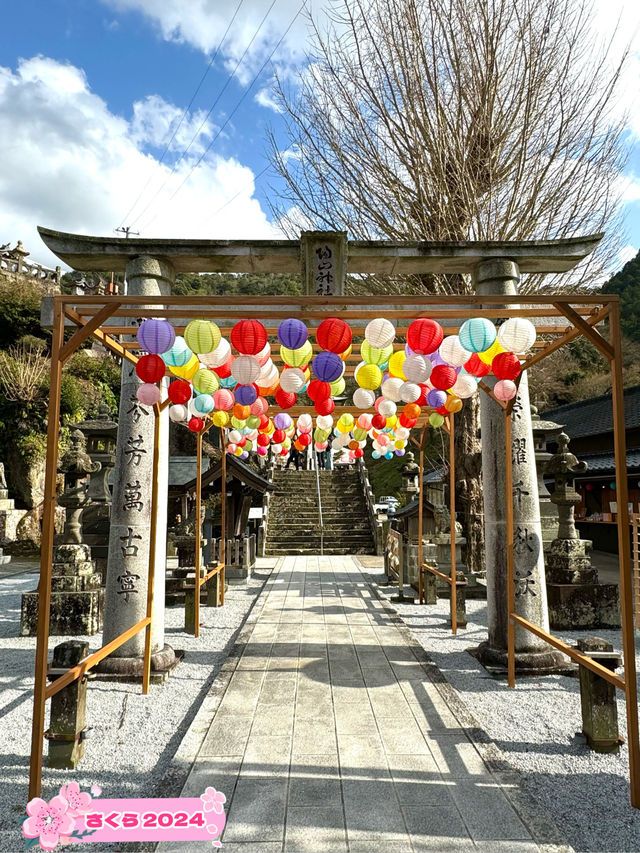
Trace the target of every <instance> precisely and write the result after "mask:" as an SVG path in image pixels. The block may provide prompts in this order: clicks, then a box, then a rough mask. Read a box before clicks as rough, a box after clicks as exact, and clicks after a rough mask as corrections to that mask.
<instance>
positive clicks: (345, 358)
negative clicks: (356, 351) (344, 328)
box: [340, 344, 353, 361]
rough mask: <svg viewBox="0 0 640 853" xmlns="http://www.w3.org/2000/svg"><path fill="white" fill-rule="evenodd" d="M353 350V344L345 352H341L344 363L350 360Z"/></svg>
mask: <svg viewBox="0 0 640 853" xmlns="http://www.w3.org/2000/svg"><path fill="white" fill-rule="evenodd" d="M352 349H353V345H352V344H349V346H348V347H347V348H346V350H345V351H344V352H341V353H340V358H341V359H342V360H343V361H346V360H347V359H348V358H349V356H350V355H351V350H352Z"/></svg>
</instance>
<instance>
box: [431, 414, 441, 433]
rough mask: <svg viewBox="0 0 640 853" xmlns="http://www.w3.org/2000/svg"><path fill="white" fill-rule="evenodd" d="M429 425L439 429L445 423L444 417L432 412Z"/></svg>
mask: <svg viewBox="0 0 640 853" xmlns="http://www.w3.org/2000/svg"><path fill="white" fill-rule="evenodd" d="M429 423H430V424H431V426H432V427H434V428H435V429H438V428H439V427H441V426H442V424H443V423H444V417H443V415H439V414H438V413H437V412H431V414H430V415H429Z"/></svg>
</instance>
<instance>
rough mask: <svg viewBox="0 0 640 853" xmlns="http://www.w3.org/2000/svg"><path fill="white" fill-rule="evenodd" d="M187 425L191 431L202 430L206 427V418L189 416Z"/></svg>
mask: <svg viewBox="0 0 640 853" xmlns="http://www.w3.org/2000/svg"><path fill="white" fill-rule="evenodd" d="M187 426H188V427H189V429H190V430H191V432H202V430H203V429H204V420H203V419H202V418H197V417H195V415H194V416H193V417H192V418H189V423H188V424H187Z"/></svg>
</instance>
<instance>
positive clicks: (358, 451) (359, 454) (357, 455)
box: [353, 447, 364, 459]
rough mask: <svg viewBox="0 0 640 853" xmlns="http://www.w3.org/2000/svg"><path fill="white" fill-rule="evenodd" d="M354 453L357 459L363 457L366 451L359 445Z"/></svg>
mask: <svg viewBox="0 0 640 853" xmlns="http://www.w3.org/2000/svg"><path fill="white" fill-rule="evenodd" d="M353 455H354V456H355V457H356V459H362V457H363V456H364V451H363V450H362V448H361V447H358V448H357V449H356V450H354V451H353Z"/></svg>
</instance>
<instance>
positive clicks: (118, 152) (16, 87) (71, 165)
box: [0, 56, 281, 266]
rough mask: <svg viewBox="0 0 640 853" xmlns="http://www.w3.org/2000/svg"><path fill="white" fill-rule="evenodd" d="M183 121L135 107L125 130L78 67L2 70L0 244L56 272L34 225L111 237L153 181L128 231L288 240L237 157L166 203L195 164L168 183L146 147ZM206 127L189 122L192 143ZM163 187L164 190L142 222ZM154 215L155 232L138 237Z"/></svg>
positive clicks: (210, 168) (42, 64)
mask: <svg viewBox="0 0 640 853" xmlns="http://www.w3.org/2000/svg"><path fill="white" fill-rule="evenodd" d="M179 114H180V110H179V109H178V108H177V107H175V106H173V105H171V104H167V103H166V102H164V101H163V100H162V99H160V98H154V97H152V98H148V99H146V101H143V102H142V103H141V104H138V105H136V106H135V107H134V117H133V119H132V121H131V122H127V121H126V120H125V119H123V118H121V117H119V116H116V115H114V114H113V113H111V112H110V111H109V109H108V107H107V105H106V104H105V102H104V101H103V100H102V99H101V98H100V97H99V96H98V95H96V94H95V93H93V92H92V91H91V89H90V88H89V84H88V81H87V79H86V76H85V75H84V73H83V72H82V71H81V70H80V69H79V68H75V67H74V66H72V65H68V64H62V63H60V62H57V61H56V60H54V59H50V58H47V57H44V56H37V57H33V58H32V59H25V60H21V61H20V62H19V64H18V67H17V69H16V70H15V71H12V70H11V69H9V68H3V67H0V157H1V158H2V166H3V168H2V171H1V172H0V241H1V242H4V243H6V242H9V241H11V242H12V243H13V242H15V241H16V240H19V239H20V240H22V241H23V243H24V245H25V247H26V248H27V249H28V250H29V251H30V252H31V255H32V258H34V259H35V260H38V261H40V262H41V263H44V264H47V265H52V266H53V265H55V264H56V263H58V261H57V260H56V259H55V257H54V256H53V255H51V254H50V253H49V252H48V250H46V249H45V247H44V246H43V244H42V242H41V241H40V238H39V236H38V234H37V231H36V225H45V226H47V227H50V228H55V229H59V230H61V231H72V232H77V233H81V234H112V233H113V228H114V227H115V226H116V225H119V224H120V223H121V222H122V217H123V216H124V215H125V214H126V212H127V210H128V208H129V207H130V206H131V204H132V203H133V201H134V199H135V197H136V195H137V194H138V192H139V191H140V190H141V189H142V187H143V186H144V185H145V183H146V182H147V180H148V179H149V178H151V182H150V184H149V187H148V188H147V190H146V193H145V197H144V199H143V201H142V202H141V205H139V206H138V208H136V210H135V211H134V214H133V221H128V222H126V223H124V224H126V225H133V226H134V228H135V230H142V231H143V233H142V236H144V237H152V236H160V237H194V238H196V237H200V238H206V237H219V238H227V239H230V238H234V237H235V238H240V237H248V238H250V237H253V238H269V237H272V236H281V235H280V233H279V232H277V231H276V229H275V228H274V226H272V225H271V224H270V223H269V221H268V219H267V215H266V214H265V212H264V211H263V210H262V209H261V207H260V204H259V202H258V201H257V200H256V199H255V198H252V194H253V191H254V186H253V177H254V176H253V173H252V171H251V170H250V169H249V168H247V167H246V166H244V165H242V164H241V163H240V162H238V160H236V159H234V158H229V159H225V158H222V157H219V156H216V155H209V156H207V157H206V158H205V159H204V160H203V162H202V164H201V165H200V166H199V167H198V168H197V170H196V171H195V172H194V173H193V175H192V176H191V177H190V178H189V180H188V181H187V182H186V183H185V185H184V187H183V188H182V189H181V190H180V192H179V193H178V194H177V195H176V196H175V198H174V199H173V200H172V201H170V202H169V201H168V198H169V196H170V194H171V193H173V192H174V191H175V189H176V188H177V186H178V185H179V184H180V183H182V181H183V180H184V178H185V177H186V176H187V175H188V174H189V171H190V170H191V168H192V166H193V165H194V162H195V156H194V157H191V152H190V155H189V157H187V158H185V159H184V160H183V161H182V162H181V163H180V164H179V165H178V167H177V168H176V172H175V174H173V175H170V171H171V169H170V167H169V166H167V165H166V164H162V165H158V161H157V159H155V158H154V157H153V156H152V155H151V154H149V153H145V152H144V151H143V150H141V146H142V145H143V144H145V143H148V142H150V141H151V142H154V144H157V142H158V140H160V139H161V138H163V133H164V131H165V130H166V128H167V127H169V126H170V125H171V122H172V121H173V120H174V119H175V116H176V115H179ZM199 123H200V119H199V117H198V116H197V115H195V116H193V115H190V116H187V118H186V120H185V125H184V133H185V137H186V135H187V134H189V133H190V134H191V135H192V133H193V130H194V128H195V127H197V125H198V124H199ZM180 133H182V129H181V131H180ZM207 133H211V128H210V127H207ZM189 138H190V137H189ZM176 144H179V143H177V142H176ZM195 153H197V152H195ZM165 180H166V181H167V185H166V188H165V189H164V190H163V191H162V192H161V193H160V194H159V195H158V197H157V199H155V200H154V202H153V203H152V205H151V207H150V208H149V211H147V212H146V213H145V215H144V216H141V217H140V221H139V222H135V217H136V215H137V212H138V211H141V210H142V206H143V205H144V204H145V203H146V200H148V199H149V198H150V197H151V193H152V192H153V191H154V190H155V189H156V188H158V187H159V186H160V184H162V183H163V182H164V181H165ZM239 190H240V193H239V194H238V197H237V198H235V199H234V201H233V202H231V203H230V204H228V205H227V206H226V207H225V208H224V211H223V212H220V213H219V214H217V211H218V210H219V208H220V207H222V206H223V205H225V204H226V202H227V201H228V200H229V199H231V198H233V197H234V196H235V195H236V194H237V193H238V191H239ZM150 216H153V217H154V221H153V223H152V224H150V225H149V227H148V229H146V230H145V229H144V228H142V229H141V228H140V225H143V226H144V224H145V222H147V221H149V217H150Z"/></svg>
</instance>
